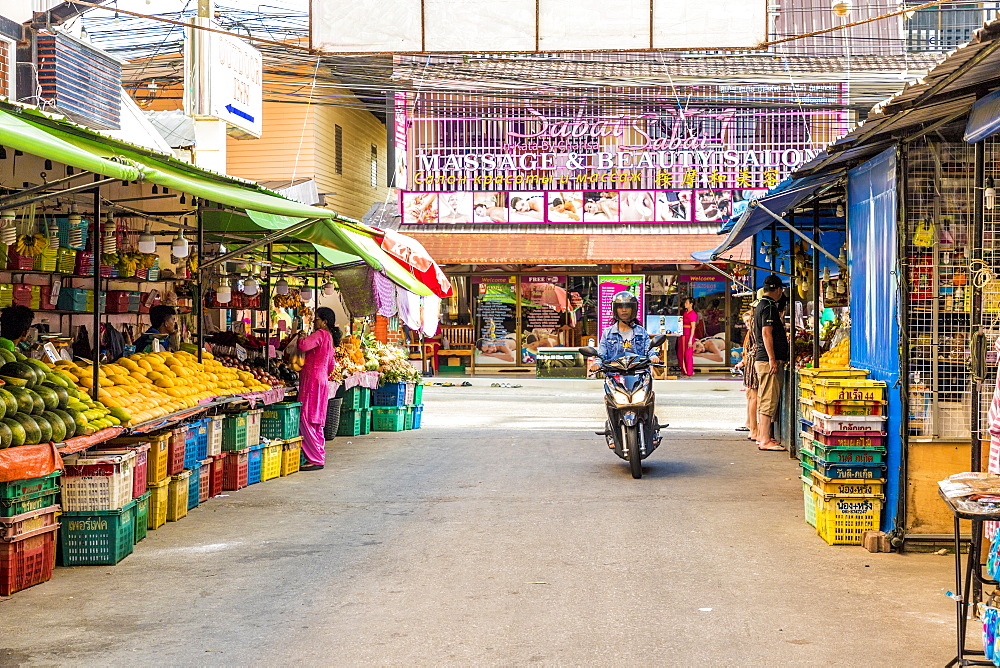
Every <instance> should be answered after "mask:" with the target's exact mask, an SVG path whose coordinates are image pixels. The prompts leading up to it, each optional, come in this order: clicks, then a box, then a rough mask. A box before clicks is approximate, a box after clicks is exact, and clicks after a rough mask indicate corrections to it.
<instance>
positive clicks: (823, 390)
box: [814, 378, 885, 402]
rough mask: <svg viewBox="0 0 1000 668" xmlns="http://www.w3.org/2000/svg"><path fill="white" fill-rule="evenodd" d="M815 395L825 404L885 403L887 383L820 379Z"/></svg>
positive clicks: (816, 385)
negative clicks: (842, 402)
mask: <svg viewBox="0 0 1000 668" xmlns="http://www.w3.org/2000/svg"><path fill="white" fill-rule="evenodd" d="M814 394H815V396H816V398H817V399H819V400H820V401H823V402H830V401H885V383H884V382H882V381H881V380H865V379H864V378H848V379H844V380H841V379H839V378H819V379H817V380H816V384H815V390H814Z"/></svg>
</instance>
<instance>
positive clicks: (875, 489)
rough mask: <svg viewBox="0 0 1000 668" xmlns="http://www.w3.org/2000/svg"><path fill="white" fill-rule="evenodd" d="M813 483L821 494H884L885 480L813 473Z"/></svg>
mask: <svg viewBox="0 0 1000 668" xmlns="http://www.w3.org/2000/svg"><path fill="white" fill-rule="evenodd" d="M812 479H813V485H814V486H815V487H816V489H817V490H818V491H819V493H820V494H832V495H837V496H873V495H880V494H882V490H884V489H885V481H884V480H861V479H858V478H841V479H839V480H838V479H835V478H827V477H826V476H824V475H822V474H821V473H816V472H813V473H812Z"/></svg>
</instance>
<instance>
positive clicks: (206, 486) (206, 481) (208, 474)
mask: <svg viewBox="0 0 1000 668" xmlns="http://www.w3.org/2000/svg"><path fill="white" fill-rule="evenodd" d="M199 463H200V464H201V467H200V468H199V469H198V475H199V476H200V477H201V479H200V480H199V481H198V503H205V502H206V501H208V498H209V496H211V494H212V460H211V459H205V460H202V461H201V462H199Z"/></svg>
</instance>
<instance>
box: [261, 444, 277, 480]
mask: <svg viewBox="0 0 1000 668" xmlns="http://www.w3.org/2000/svg"><path fill="white" fill-rule="evenodd" d="M280 475H281V443H275V444H274V445H269V446H267V447H266V448H264V450H263V452H262V453H261V464H260V481H261V482H264V481H265V480H272V479H274V478H277V477H278V476H280Z"/></svg>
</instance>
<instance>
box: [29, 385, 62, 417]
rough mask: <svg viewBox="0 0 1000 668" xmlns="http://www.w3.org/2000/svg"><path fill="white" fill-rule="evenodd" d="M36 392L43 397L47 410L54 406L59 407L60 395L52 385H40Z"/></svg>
mask: <svg viewBox="0 0 1000 668" xmlns="http://www.w3.org/2000/svg"><path fill="white" fill-rule="evenodd" d="M64 391H65V390H64ZM35 394H37V395H38V396H40V397H41V398H42V403H44V404H45V410H47V411H50V410H52V409H53V408H59V395H58V394H56V391H55V390H54V389H52V388H51V387H46V386H45V385H39V386H38V387H36V388H35ZM66 403H69V395H68V394H67V395H66Z"/></svg>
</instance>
